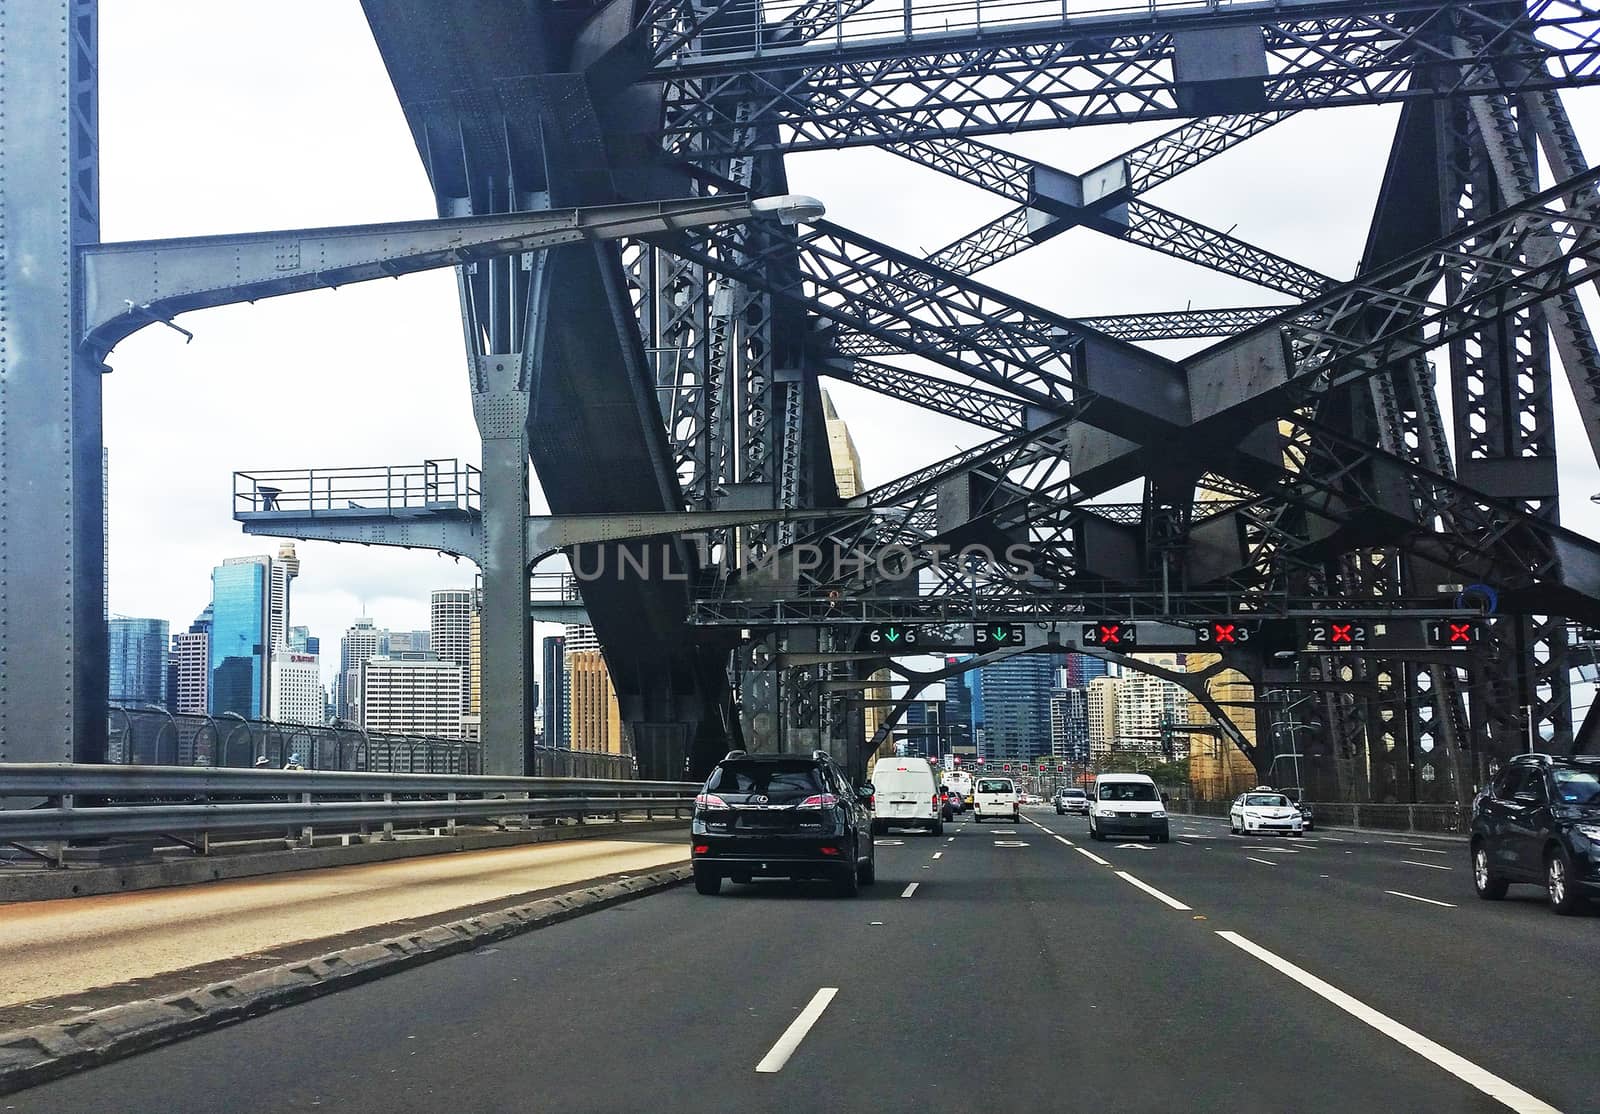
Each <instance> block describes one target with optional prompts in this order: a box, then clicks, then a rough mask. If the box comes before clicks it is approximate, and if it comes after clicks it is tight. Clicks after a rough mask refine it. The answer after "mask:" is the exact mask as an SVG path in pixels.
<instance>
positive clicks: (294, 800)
mask: <svg viewBox="0 0 1600 1114" xmlns="http://www.w3.org/2000/svg"><path fill="white" fill-rule="evenodd" d="M697 789H698V786H697V785H695V784H693V783H690V782H674V781H634V780H625V781H618V780H614V779H595V778H530V777H494V776H487V777H486V776H482V775H450V774H393V773H375V772H345V771H327V770H323V771H315V770H268V769H259V770H258V769H227V768H223V767H193V766H111V765H84V764H74V763H61V764H53V763H6V764H0V799H3V798H8V797H9V798H13V799H18V800H27V801H30V802H31V801H41V802H42V803H41V804H38V805H37V806H35V807H27V808H14V809H9V810H0V843H11V844H13V845H17V846H25V845H27V844H29V843H40V842H43V843H50V844H64V843H66V842H69V841H74V840H90V839H109V838H116V837H127V836H168V837H171V838H173V839H174V840H176V841H178V842H180V843H182V844H184V845H185V846H188V847H189V848H190V849H192V850H194V851H196V852H198V853H202V854H203V853H205V852H206V851H207V850H209V838H210V836H212V835H213V834H217V833H223V832H234V833H237V832H247V831H267V830H273V829H279V830H284V829H287V830H292V831H295V832H296V836H295V838H296V841H297V842H300V843H302V844H305V845H309V844H310V842H311V838H312V834H313V829H314V828H315V827H318V826H321V827H327V826H329V825H337V826H343V827H351V826H354V827H357V828H359V829H360V830H361V831H362V832H363V833H365V832H366V830H367V828H368V827H369V826H373V825H378V826H382V827H383V828H384V829H385V830H386V832H388V833H390V834H392V828H393V826H394V825H395V824H400V823H408V824H422V823H424V822H435V823H446V824H449V825H451V826H454V823H455V822H456V821H458V820H480V821H491V822H494V823H496V824H498V825H501V826H504V825H505V824H507V823H508V822H509V821H512V820H518V821H522V822H524V823H525V822H526V821H527V820H528V819H543V818H550V817H573V818H577V819H579V820H581V819H583V818H584V817H587V816H604V815H610V816H617V817H620V816H621V814H622V813H624V812H631V813H638V812H643V813H645V814H646V815H647V816H648V815H653V814H654V813H655V812H657V811H661V812H668V811H670V812H671V813H673V815H677V814H678V812H679V810H682V809H687V808H689V807H690V806H692V804H693V801H694V794H695V792H696V791H697ZM30 850H32V851H33V853H34V854H36V855H38V856H39V857H41V858H44V859H47V860H49V861H51V862H55V863H58V864H59V862H60V861H61V857H62V850H61V848H60V847H59V846H58V847H53V848H50V849H46V850H43V851H41V850H38V849H30Z"/></svg>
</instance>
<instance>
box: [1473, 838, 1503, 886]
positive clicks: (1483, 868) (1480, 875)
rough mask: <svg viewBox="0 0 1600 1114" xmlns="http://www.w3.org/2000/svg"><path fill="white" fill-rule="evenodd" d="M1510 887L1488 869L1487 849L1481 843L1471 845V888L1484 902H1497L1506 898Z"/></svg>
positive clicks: (1480, 841)
mask: <svg viewBox="0 0 1600 1114" xmlns="http://www.w3.org/2000/svg"><path fill="white" fill-rule="evenodd" d="M1508 885H1510V883H1508V882H1507V881H1506V880H1505V879H1504V878H1501V877H1500V876H1499V875H1498V874H1495V873H1494V872H1493V871H1492V870H1490V869H1489V849H1488V848H1487V847H1485V846H1484V845H1483V841H1482V840H1479V841H1478V842H1476V843H1474V844H1473V845H1472V888H1473V889H1474V890H1476V891H1478V896H1479V897H1481V898H1483V900H1485V901H1499V900H1500V899H1501V898H1503V897H1505V896H1506V887H1507V886H1508Z"/></svg>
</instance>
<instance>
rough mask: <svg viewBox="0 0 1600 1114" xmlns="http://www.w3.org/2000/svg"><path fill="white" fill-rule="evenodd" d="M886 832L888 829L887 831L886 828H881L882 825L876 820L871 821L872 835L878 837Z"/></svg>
mask: <svg viewBox="0 0 1600 1114" xmlns="http://www.w3.org/2000/svg"><path fill="white" fill-rule="evenodd" d="M886 831H888V829H887V828H885V827H884V826H883V825H882V824H880V823H879V822H878V821H876V820H874V821H873V822H872V834H873V835H875V836H880V835H882V834H883V833H884V832H886Z"/></svg>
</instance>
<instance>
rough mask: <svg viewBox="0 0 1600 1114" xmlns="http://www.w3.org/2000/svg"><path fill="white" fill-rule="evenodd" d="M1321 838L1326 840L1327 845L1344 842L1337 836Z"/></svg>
mask: <svg viewBox="0 0 1600 1114" xmlns="http://www.w3.org/2000/svg"><path fill="white" fill-rule="evenodd" d="M1322 838H1323V839H1325V840H1327V841H1328V842H1329V843H1343V842H1344V840H1342V839H1340V838H1339V837H1338V836H1323V837H1322Z"/></svg>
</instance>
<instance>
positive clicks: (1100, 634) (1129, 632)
mask: <svg viewBox="0 0 1600 1114" xmlns="http://www.w3.org/2000/svg"><path fill="white" fill-rule="evenodd" d="M1078 641H1079V642H1080V643H1081V644H1082V645H1084V646H1118V647H1122V646H1137V645H1138V644H1139V628H1138V624H1136V623H1117V622H1111V623H1084V624H1083V628H1082V630H1081V631H1080V632H1079V639H1078Z"/></svg>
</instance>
